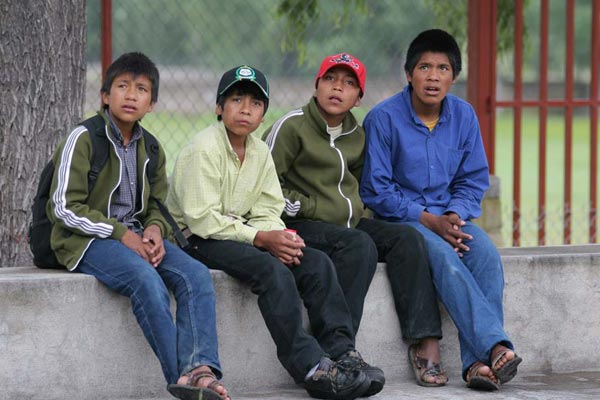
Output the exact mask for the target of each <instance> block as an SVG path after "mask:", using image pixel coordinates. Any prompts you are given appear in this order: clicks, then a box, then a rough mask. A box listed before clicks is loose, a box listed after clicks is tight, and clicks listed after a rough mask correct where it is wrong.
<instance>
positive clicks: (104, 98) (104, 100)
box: [100, 92, 110, 106]
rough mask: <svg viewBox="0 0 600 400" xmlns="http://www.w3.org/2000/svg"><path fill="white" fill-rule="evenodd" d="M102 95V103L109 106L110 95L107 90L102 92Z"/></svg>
mask: <svg viewBox="0 0 600 400" xmlns="http://www.w3.org/2000/svg"><path fill="white" fill-rule="evenodd" d="M100 96H101V97H102V104H103V105H105V106H107V105H108V101H109V99H110V95H109V94H108V93H106V92H102V93H100Z"/></svg>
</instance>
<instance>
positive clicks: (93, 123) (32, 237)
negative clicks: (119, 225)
mask: <svg viewBox="0 0 600 400" xmlns="http://www.w3.org/2000/svg"><path fill="white" fill-rule="evenodd" d="M80 125H83V126H85V127H86V128H87V130H88V131H89V132H90V137H91V139H92V160H91V162H90V172H89V173H88V193H91V191H92V189H93V188H94V185H95V184H96V179H97V178H98V174H99V173H100V171H101V170H102V168H103V167H104V164H106V160H107V159H108V154H109V148H108V146H109V143H108V139H107V138H106V134H105V132H104V129H105V122H104V119H103V118H102V117H101V116H100V115H96V116H94V117H91V118H88V119H86V120H85V121H83V122H82V123H80ZM142 131H143V133H144V142H145V147H146V153H147V154H148V157H149V159H150V161H149V162H148V169H147V173H148V180H149V181H150V185H152V184H153V183H154V182H155V181H156V169H157V165H158V149H159V146H158V141H157V140H156V138H155V137H154V136H153V135H152V134H151V133H150V132H148V131H146V130H145V129H143V128H142ZM53 175H54V162H53V160H52V159H51V160H50V161H48V164H46V166H45V167H44V169H43V170H42V173H41V175H40V181H39V184H38V189H37V192H36V194H35V197H34V199H33V205H32V207H31V212H32V220H31V224H30V225H29V248H30V249H31V252H32V254H33V263H34V264H35V266H36V267H38V268H55V269H64V268H65V267H64V266H63V265H61V264H60V263H59V262H58V260H57V259H56V256H55V255H54V251H53V250H52V248H51V247H50V235H51V233H52V222H50V220H49V219H48V216H47V215H46V204H47V203H48V200H49V198H50V186H51V184H52V177H53ZM154 200H156V202H157V203H158V207H159V209H160V211H161V212H162V214H163V216H164V217H165V218H166V219H167V221H168V222H169V224H170V225H171V227H172V228H173V231H174V234H175V238H176V239H177V242H178V243H179V245H180V246H181V247H182V248H185V247H186V246H187V240H186V239H185V237H184V236H183V234H182V233H181V231H180V230H179V228H178V227H177V223H176V222H175V221H174V220H173V217H172V216H171V214H170V213H169V212H168V210H167V208H166V207H165V206H164V205H163V204H162V203H161V202H160V201H159V200H158V199H156V198H155V199H154Z"/></svg>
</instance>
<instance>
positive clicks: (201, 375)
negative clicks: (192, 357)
mask: <svg viewBox="0 0 600 400" xmlns="http://www.w3.org/2000/svg"><path fill="white" fill-rule="evenodd" d="M177 384H178V385H191V386H195V387H200V388H203V389H210V390H212V391H213V392H216V393H217V394H218V395H219V396H221V397H222V398H223V399H224V400H228V399H229V395H228V394H227V389H225V386H223V385H222V384H221V382H219V381H218V380H217V378H216V377H215V374H214V373H213V372H212V370H211V369H210V367H209V366H207V365H201V366H199V367H197V368H194V369H193V370H192V371H190V372H188V373H187V374H186V375H183V376H180V377H179V379H178V380H177Z"/></svg>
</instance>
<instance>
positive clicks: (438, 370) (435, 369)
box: [414, 355, 446, 379]
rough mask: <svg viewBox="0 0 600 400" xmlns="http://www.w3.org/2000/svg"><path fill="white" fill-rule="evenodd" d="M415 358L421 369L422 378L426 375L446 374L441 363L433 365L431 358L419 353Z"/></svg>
mask: <svg viewBox="0 0 600 400" xmlns="http://www.w3.org/2000/svg"><path fill="white" fill-rule="evenodd" d="M414 360H415V365H416V366H417V368H419V369H420V370H421V374H420V375H421V379H423V378H424V377H426V376H433V377H436V376H446V373H445V372H444V369H443V368H442V364H441V363H434V364H433V365H431V366H429V360H427V359H426V358H423V357H419V356H417V355H415V357H414Z"/></svg>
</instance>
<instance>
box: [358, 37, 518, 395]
mask: <svg viewBox="0 0 600 400" xmlns="http://www.w3.org/2000/svg"><path fill="white" fill-rule="evenodd" d="M404 69H405V71H406V76H407V80H408V82H409V85H408V86H407V87H405V88H404V90H403V91H402V92H400V93H398V94H396V95H394V96H392V97H391V98H389V99H387V100H384V101H383V102H381V103H380V104H378V105H377V106H375V107H374V108H373V109H372V110H371V111H370V112H369V113H368V114H367V116H366V117H365V121H364V126H365V130H366V132H367V154H366V157H365V166H364V169H363V175H362V180H361V189H360V194H361V197H362V199H363V201H364V202H365V204H366V205H367V206H368V207H369V208H371V209H372V210H373V211H374V212H375V213H376V216H377V217H378V218H381V219H385V220H388V221H393V222H402V223H407V224H410V225H412V226H414V227H415V228H417V229H418V230H419V231H420V232H421V233H422V234H423V236H424V237H425V241H426V243H427V246H428V254H429V261H430V264H431V268H432V275H433V280H434V284H435V286H436V289H437V291H438V295H439V296H440V298H441V300H442V302H443V303H444V305H445V306H446V309H447V311H448V313H449V314H450V316H451V317H452V319H453V321H454V323H455V325H456V327H457V329H458V332H459V340H460V348H461V359H462V364H463V374H462V376H463V378H464V379H465V381H466V382H467V386H468V387H470V388H473V389H481V390H497V389H498V388H499V384H501V383H505V382H508V381H509V380H511V379H512V378H513V377H514V376H515V375H516V373H517V366H518V364H519V363H520V362H521V358H520V357H518V356H517V355H516V354H515V352H514V350H513V349H514V347H513V344H512V343H511V341H510V339H509V338H508V335H507V334H506V333H505V331H504V328H503V324H504V319H503V310H502V293H503V288H504V278H503V268H502V261H501V259H500V256H499V254H498V251H497V250H496V248H495V246H494V244H493V243H492V241H491V240H490V238H489V237H488V236H487V235H486V233H485V232H484V231H483V230H482V229H480V228H479V227H478V226H477V225H475V224H473V223H472V222H471V219H473V218H477V217H479V215H480V214H481V200H482V198H483V195H484V193H485V191H486V190H487V188H488V175H489V172H488V165H487V160H486V156H485V152H484V149H483V143H482V139H481V133H480V131H479V123H478V121H477V116H476V115H475V112H474V110H473V108H472V107H471V106H470V105H469V104H468V103H466V102H465V101H463V100H461V99H459V98H458V97H455V96H453V95H451V94H449V93H448V92H449V90H450V88H451V86H452V84H453V83H454V82H455V80H456V78H457V76H458V74H459V73H460V70H461V56H460V50H459V48H458V45H457V43H456V41H455V40H454V38H453V37H452V36H451V35H449V34H448V33H446V32H444V31H442V30H439V29H432V30H428V31H424V32H422V33H421V34H419V35H418V36H417V37H416V38H415V39H414V40H413V42H412V43H411V44H410V47H409V49H408V52H407V56H406V64H405V66H404Z"/></svg>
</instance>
